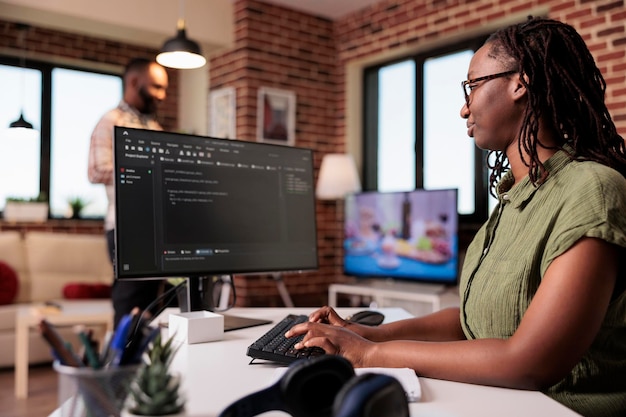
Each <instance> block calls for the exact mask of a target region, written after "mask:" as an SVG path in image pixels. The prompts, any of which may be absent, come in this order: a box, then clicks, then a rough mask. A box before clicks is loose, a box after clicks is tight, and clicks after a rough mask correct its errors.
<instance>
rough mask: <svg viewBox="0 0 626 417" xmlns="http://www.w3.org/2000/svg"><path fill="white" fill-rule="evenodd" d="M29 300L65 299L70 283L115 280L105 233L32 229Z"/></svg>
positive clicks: (28, 242)
mask: <svg viewBox="0 0 626 417" xmlns="http://www.w3.org/2000/svg"><path fill="white" fill-rule="evenodd" d="M25 244H26V248H27V252H28V258H27V262H28V269H29V271H30V277H31V286H30V301H31V302H36V301H45V300H50V299H56V298H62V297H63V287H64V286H65V285H66V284H68V283H100V284H111V283H112V282H113V269H112V267H111V263H110V262H109V259H108V255H107V243H106V239H105V237H104V235H86V234H72V233H46V232H29V233H27V234H26V237H25Z"/></svg>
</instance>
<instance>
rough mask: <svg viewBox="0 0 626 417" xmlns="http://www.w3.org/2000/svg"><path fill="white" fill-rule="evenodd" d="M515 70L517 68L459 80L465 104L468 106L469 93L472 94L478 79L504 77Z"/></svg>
mask: <svg viewBox="0 0 626 417" xmlns="http://www.w3.org/2000/svg"><path fill="white" fill-rule="evenodd" d="M516 72H517V70H511V71H505V72H499V73H497V74H491V75H485V76H484V77H478V78H474V79H471V80H465V81H462V82H461V88H463V94H465V104H466V105H467V106H468V107H469V104H470V95H471V94H472V91H474V89H475V88H477V87H478V86H477V85H474V84H476V83H477V82H479V81H485V82H486V81H491V80H495V79H496V78H500V77H506V76H507V75H511V74H515V73H516Z"/></svg>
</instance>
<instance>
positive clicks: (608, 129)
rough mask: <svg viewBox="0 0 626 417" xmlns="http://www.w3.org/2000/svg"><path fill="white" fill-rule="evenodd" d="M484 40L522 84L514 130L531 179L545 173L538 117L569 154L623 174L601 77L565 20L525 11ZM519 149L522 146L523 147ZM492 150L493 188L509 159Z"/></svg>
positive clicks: (623, 151) (622, 155) (624, 160)
mask: <svg viewBox="0 0 626 417" xmlns="http://www.w3.org/2000/svg"><path fill="white" fill-rule="evenodd" d="M485 43H488V44H490V45H491V47H492V49H491V51H490V52H491V55H490V56H492V57H493V58H496V59H499V60H505V61H509V62H512V63H513V65H516V67H515V66H514V67H513V68H517V70H518V71H519V74H520V78H521V82H522V83H523V84H524V85H525V87H526V90H527V96H528V103H527V106H526V110H525V112H524V119H523V123H522V127H521V129H520V132H519V138H520V141H519V150H520V154H521V155H522V158H523V157H524V156H523V155H524V153H527V154H528V155H529V157H530V160H529V161H526V160H525V161H524V162H525V163H526V165H527V166H528V172H529V176H530V180H531V181H532V182H533V184H535V185H537V184H541V182H543V181H544V180H545V178H546V177H547V172H546V170H545V167H544V166H543V164H542V163H541V161H540V160H539V157H538V155H537V146H544V147H545V145H544V144H542V143H541V141H540V138H538V137H537V135H538V131H539V121H540V120H541V121H542V122H543V123H544V124H545V125H546V126H547V127H548V128H549V129H551V130H553V131H554V132H555V134H556V139H557V140H559V139H561V143H557V146H556V147H557V148H558V149H563V146H564V145H565V144H568V145H570V146H571V147H572V148H573V149H574V151H573V154H572V155H570V157H571V158H576V159H580V160H591V161H596V162H599V163H601V164H603V165H607V166H609V167H611V168H613V169H616V170H617V171H619V172H620V173H621V174H622V175H623V176H625V177H626V146H625V144H624V140H623V138H622V137H621V136H620V135H619V134H618V133H617V129H616V127H615V124H614V122H613V120H612V119H611V115H610V114H609V111H608V109H607V106H606V104H605V102H604V99H605V91H606V82H605V80H604V78H603V76H602V73H601V72H600V70H599V69H598V67H597V66H596V63H595V61H594V58H593V56H592V55H591V52H589V49H588V48H587V45H586V44H585V42H584V40H583V39H582V37H581V36H580V35H579V34H578V32H576V30H575V29H574V28H573V27H572V26H570V25H568V24H565V23H562V22H559V21H556V20H550V19H544V18H533V17H529V19H528V21H526V22H524V23H520V24H517V25H512V26H509V27H506V28H503V29H501V30H499V31H497V32H495V33H494V34H492V35H491V36H490V37H489V38H488V39H487V41H486V42H485ZM522 150H523V151H524V152H522ZM493 153H495V159H494V160H493V161H495V162H493V163H491V164H490V168H492V173H491V176H490V187H491V191H492V193H493V192H494V190H495V186H496V184H497V182H498V181H499V179H500V178H501V176H502V175H503V173H504V171H506V169H507V168H508V161H507V160H506V155H504V153H503V152H499V151H498V152H496V151H491V152H490V154H493Z"/></svg>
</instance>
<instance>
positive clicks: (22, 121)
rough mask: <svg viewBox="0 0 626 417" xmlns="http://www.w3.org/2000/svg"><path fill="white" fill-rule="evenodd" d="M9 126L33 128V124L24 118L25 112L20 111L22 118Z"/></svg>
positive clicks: (12, 127)
mask: <svg viewBox="0 0 626 417" xmlns="http://www.w3.org/2000/svg"><path fill="white" fill-rule="evenodd" d="M9 128H11V129H14V128H23V129H32V128H33V125H32V124H31V123H29V122H27V121H26V119H24V114H23V113H20V118H19V119H17V120H16V121H14V122H13V123H11V124H10V125H9Z"/></svg>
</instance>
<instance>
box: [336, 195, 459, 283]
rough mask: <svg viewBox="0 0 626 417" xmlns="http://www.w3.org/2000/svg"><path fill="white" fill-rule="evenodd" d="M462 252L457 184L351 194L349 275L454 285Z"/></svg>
mask: <svg viewBox="0 0 626 417" xmlns="http://www.w3.org/2000/svg"><path fill="white" fill-rule="evenodd" d="M458 258H459V250H458V212H457V190H456V189H444V190H424V189H419V190H414V191H410V192H362V193H357V194H353V195H350V196H348V197H347V199H346V204H345V241H344V272H345V273H346V274H347V275H352V276H356V277H359V278H391V279H398V280H405V281H416V282H424V283H438V284H445V285H455V284H456V283H457V280H458V278H457V277H458Z"/></svg>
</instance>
